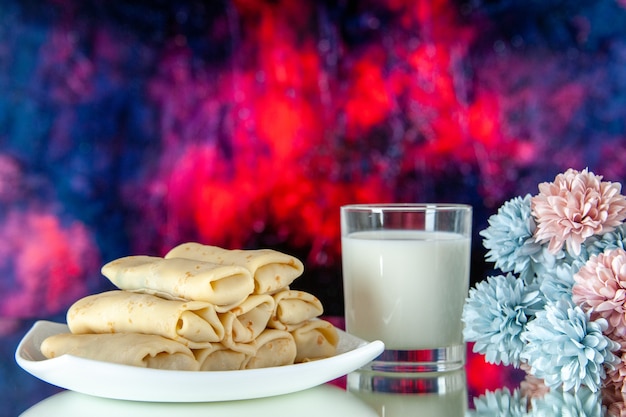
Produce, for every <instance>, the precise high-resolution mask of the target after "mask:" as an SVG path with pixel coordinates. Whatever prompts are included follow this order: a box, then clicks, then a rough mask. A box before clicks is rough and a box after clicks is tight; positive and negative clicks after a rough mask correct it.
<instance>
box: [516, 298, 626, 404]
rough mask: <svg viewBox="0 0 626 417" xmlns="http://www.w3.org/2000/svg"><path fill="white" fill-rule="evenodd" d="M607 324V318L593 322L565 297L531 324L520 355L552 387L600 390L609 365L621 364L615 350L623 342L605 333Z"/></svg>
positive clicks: (532, 371) (545, 310) (537, 315)
mask: <svg viewBox="0 0 626 417" xmlns="http://www.w3.org/2000/svg"><path fill="white" fill-rule="evenodd" d="M607 327H608V323H607V321H606V320H604V319H598V320H595V321H591V320H590V317H589V315H588V314H586V313H585V312H584V311H583V310H582V309H581V308H580V307H578V306H576V305H575V304H574V303H573V302H572V301H571V299H567V298H562V299H561V300H559V301H558V302H556V303H549V304H546V306H545V309H544V310H542V311H540V312H538V313H537V314H536V317H535V319H534V320H533V321H531V322H529V323H528V325H527V326H526V330H525V331H524V333H523V334H522V336H521V338H522V340H523V341H525V342H526V345H525V347H524V350H523V351H522V353H521V355H520V358H521V359H522V360H524V361H526V362H527V363H528V365H530V367H531V373H532V374H533V375H534V376H536V377H537V378H543V380H544V381H545V383H546V385H547V386H549V387H550V388H553V389H557V388H559V387H562V389H563V390H564V391H569V390H570V389H574V391H577V390H578V389H579V388H580V387H581V386H582V385H585V386H587V387H588V388H589V389H590V390H591V391H593V392H596V391H598V389H599V388H600V385H601V383H602V379H603V378H604V377H605V375H606V374H605V369H604V367H605V365H608V366H612V365H615V364H617V363H618V358H617V357H616V356H615V355H614V354H613V353H612V352H613V351H615V350H617V349H618V348H619V344H617V343H616V342H613V341H611V340H610V339H609V338H607V337H606V336H605V335H604V334H603V333H602V331H603V330H605V329H606V328H607Z"/></svg>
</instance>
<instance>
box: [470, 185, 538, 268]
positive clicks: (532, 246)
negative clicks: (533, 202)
mask: <svg viewBox="0 0 626 417" xmlns="http://www.w3.org/2000/svg"><path fill="white" fill-rule="evenodd" d="M530 199H531V196H530V194H527V195H526V196H525V197H524V198H521V197H515V198H513V199H512V200H509V201H507V202H506V203H504V204H503V205H502V207H500V208H499V209H498V213H497V214H494V215H492V216H491V217H489V219H488V222H489V227H487V228H486V229H485V230H483V231H481V232H480V235H481V236H482V237H483V238H484V239H483V246H484V247H485V248H486V249H489V251H488V252H487V255H486V257H485V259H486V260H487V261H490V262H495V266H496V267H497V268H500V269H501V270H502V271H503V272H515V273H519V274H520V275H521V276H522V278H524V279H526V278H527V275H530V274H532V265H531V255H533V254H535V253H537V252H538V251H540V250H541V245H539V244H538V243H535V239H534V238H533V233H534V231H535V229H536V225H535V220H534V219H533V217H532V216H531V214H530Z"/></svg>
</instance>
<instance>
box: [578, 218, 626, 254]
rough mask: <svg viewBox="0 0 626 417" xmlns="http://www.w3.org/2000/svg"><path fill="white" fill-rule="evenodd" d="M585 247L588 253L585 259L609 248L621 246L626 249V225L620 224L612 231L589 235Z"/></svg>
mask: <svg viewBox="0 0 626 417" xmlns="http://www.w3.org/2000/svg"><path fill="white" fill-rule="evenodd" d="M585 247H586V249H587V252H588V254H587V258H586V259H584V261H587V260H589V257H590V256H591V255H597V254H599V253H603V252H604V251H606V250H607V249H617V248H620V249H625V250H626V226H624V224H620V225H619V226H617V227H616V228H615V230H613V231H612V232H607V233H604V234H602V235H594V236H591V237H589V238H588V239H587V241H585Z"/></svg>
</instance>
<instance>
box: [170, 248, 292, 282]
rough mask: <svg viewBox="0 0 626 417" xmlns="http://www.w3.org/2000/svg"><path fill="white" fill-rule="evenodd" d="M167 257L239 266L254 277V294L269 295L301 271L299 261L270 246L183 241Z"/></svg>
mask: <svg viewBox="0 0 626 417" xmlns="http://www.w3.org/2000/svg"><path fill="white" fill-rule="evenodd" d="M165 258H166V259H169V258H187V259H195V260H199V261H205V262H213V263H216V264H220V265H239V266H243V267H245V268H247V269H248V270H249V271H250V273H251V274H252V276H253V277H254V293H255V294H269V293H272V292H275V291H277V290H279V289H281V288H283V287H286V286H287V285H289V284H291V283H292V282H293V281H294V280H295V279H296V278H298V277H299V276H300V275H302V273H303V272H304V265H303V264H302V262H301V261H300V260H299V259H298V258H295V257H293V256H290V255H287V254H285V253H282V252H278V251H275V250H273V249H252V250H242V249H234V250H229V249H223V248H219V247H217V246H210V245H202V244H200V243H195V242H189V243H183V244H181V245H178V246H176V247H175V248H173V249H172V250H170V251H169V252H168V253H167V254H166V255H165Z"/></svg>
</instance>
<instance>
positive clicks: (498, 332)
mask: <svg viewBox="0 0 626 417" xmlns="http://www.w3.org/2000/svg"><path fill="white" fill-rule="evenodd" d="M543 305H544V303H543V299H542V298H541V293H540V291H539V288H538V286H537V285H536V284H526V283H525V282H524V281H523V280H521V279H517V278H516V277H515V276H514V275H513V274H510V273H509V274H507V275H498V276H495V277H488V278H487V280H486V281H482V282H479V283H477V284H476V287H475V288H472V289H471V290H470V293H469V297H468V298H467V300H466V303H465V306H464V309H463V321H464V323H465V329H464V330H463V336H464V337H465V340H466V341H470V342H475V343H474V352H478V353H481V354H484V355H485V360H486V361H487V362H490V363H495V364H500V363H502V364H504V365H513V366H519V364H520V353H521V352H522V349H523V348H524V342H523V341H522V339H521V334H522V332H523V331H524V328H525V326H526V323H527V322H528V321H529V320H531V319H532V318H533V317H534V315H535V314H536V312H537V311H539V310H541V309H542V308H543Z"/></svg>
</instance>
